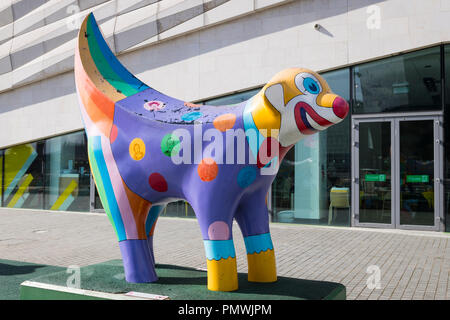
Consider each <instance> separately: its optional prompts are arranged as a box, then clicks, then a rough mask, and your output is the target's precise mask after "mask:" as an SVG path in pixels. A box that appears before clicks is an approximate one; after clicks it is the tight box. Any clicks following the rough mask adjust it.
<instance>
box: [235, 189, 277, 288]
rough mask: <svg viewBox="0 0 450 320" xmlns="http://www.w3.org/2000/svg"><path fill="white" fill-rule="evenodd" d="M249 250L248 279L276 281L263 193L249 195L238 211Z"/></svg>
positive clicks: (267, 215)
mask: <svg viewBox="0 0 450 320" xmlns="http://www.w3.org/2000/svg"><path fill="white" fill-rule="evenodd" d="M235 218H236V221H237V222H238V224H239V227H240V228H241V231H242V235H243V236H244V242H245V248H246V251H247V263H248V281H252V282H275V281H277V268H276V261H275V253H274V249H273V244H272V239H271V236H270V231H269V214H268V210H267V206H266V203H265V196H264V195H263V193H255V194H251V195H247V196H246V197H245V198H243V199H242V200H241V202H240V204H239V206H238V209H237V212H236V216H235Z"/></svg>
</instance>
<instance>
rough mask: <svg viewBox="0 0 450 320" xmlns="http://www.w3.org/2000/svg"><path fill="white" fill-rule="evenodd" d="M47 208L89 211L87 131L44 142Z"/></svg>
mask: <svg viewBox="0 0 450 320" xmlns="http://www.w3.org/2000/svg"><path fill="white" fill-rule="evenodd" d="M45 179H46V181H45V182H46V188H45V206H44V207H45V208H46V209H50V210H63V211H89V210H90V208H89V198H90V192H89V190H90V167H89V161H88V156H87V152H86V141H85V134H84V131H81V132H76V133H71V134H67V135H64V136H59V137H56V138H52V139H48V140H47V141H46V142H45Z"/></svg>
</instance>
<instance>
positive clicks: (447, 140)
mask: <svg viewBox="0 0 450 320" xmlns="http://www.w3.org/2000/svg"><path fill="white" fill-rule="evenodd" d="M444 50H445V51H444V52H445V62H444V65H445V112H444V124H445V125H444V150H445V151H444V152H445V160H444V162H445V167H444V169H445V184H444V196H445V212H446V216H445V221H446V223H445V224H446V231H447V232H450V127H449V124H450V45H446V46H445V47H444Z"/></svg>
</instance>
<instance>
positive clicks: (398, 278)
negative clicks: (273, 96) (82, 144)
mask: <svg viewBox="0 0 450 320" xmlns="http://www.w3.org/2000/svg"><path fill="white" fill-rule="evenodd" d="M270 229H271V233H272V240H273V243H274V247H275V255H276V258H277V270H278V274H279V275H280V276H285V277H293V278H301V279H309V280H323V281H331V282H339V283H342V284H343V285H345V286H346V287H347V298H348V299H364V300H365V299H443V300H444V299H445V300H448V299H450V280H449V279H450V278H449V275H450V234H448V233H439V232H429V231H410V230H381V229H366V228H346V227H327V226H309V225H292V224H281V223H272V224H271V225H270ZM233 238H234V242H235V247H236V255H237V264H238V271H239V272H247V262H246V253H245V246H244V241H243V239H242V235H241V234H240V231H239V228H238V227H237V225H234V228H233ZM154 248H155V258H156V261H157V263H161V264H174V265H180V266H187V267H194V268H201V269H205V268H206V260H205V259H206V258H205V254H204V250H203V241H202V236H201V233H200V228H199V226H198V223H197V221H196V220H195V219H183V218H166V217H161V218H160V219H159V220H158V223H157V226H156V230H155V238H154ZM0 259H8V260H16V261H24V262H30V263H40V264H46V265H54V266H61V267H68V266H73V265H77V266H86V265H90V264H95V263H100V262H104V261H107V260H112V259H120V251H119V247H118V244H117V239H116V236H115V234H114V231H113V228H112V226H111V225H110V224H109V221H108V219H107V217H106V215H105V214H99V213H76V212H55V211H54V212H48V211H37V210H19V209H4V208H1V209H0ZM377 283H379V286H378V287H379V288H377V286H376V284H377Z"/></svg>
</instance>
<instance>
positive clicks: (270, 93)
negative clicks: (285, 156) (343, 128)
mask: <svg viewBox="0 0 450 320" xmlns="http://www.w3.org/2000/svg"><path fill="white" fill-rule="evenodd" d="M294 81H295V85H296V87H297V89H298V90H299V91H300V92H301V93H302V94H299V95H297V96H295V97H294V98H292V99H291V100H290V101H289V102H288V103H287V104H286V105H285V104H284V91H283V86H282V85H281V84H280V83H277V84H274V85H272V86H270V87H268V88H267V89H266V91H265V95H266V97H267V99H268V100H269V101H270V103H271V104H272V105H273V106H274V107H275V108H276V109H277V110H278V111H279V112H280V115H281V127H280V135H279V137H278V140H279V141H280V144H281V145H282V146H284V147H286V146H289V145H292V144H295V143H296V142H298V141H299V140H301V139H302V138H304V137H306V136H307V135H311V134H313V133H316V132H318V131H322V130H325V129H326V128H328V127H330V126H331V125H333V124H336V123H339V122H341V121H342V120H343V118H340V117H338V116H337V115H336V114H335V112H334V111H333V106H332V105H330V106H320V105H318V104H317V97H318V96H319V94H321V93H322V90H323V88H322V86H321V84H320V81H319V80H318V79H317V78H316V77H315V76H314V75H312V74H311V73H308V72H301V73H299V74H297V75H296V76H295V79H294ZM326 94H327V93H326ZM330 94H331V93H330ZM336 99H341V100H342V103H345V105H346V102H344V100H343V99H342V98H340V97H337V98H336ZM345 105H344V106H343V107H342V108H347V110H348V105H347V106H346V107H345ZM345 114H346V112H345ZM344 118H345V116H344Z"/></svg>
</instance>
